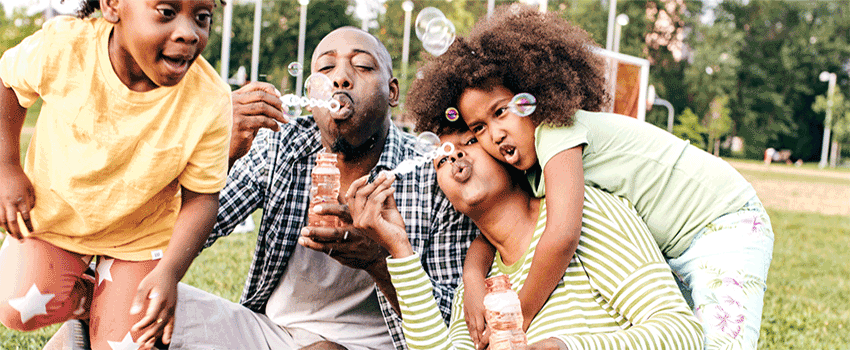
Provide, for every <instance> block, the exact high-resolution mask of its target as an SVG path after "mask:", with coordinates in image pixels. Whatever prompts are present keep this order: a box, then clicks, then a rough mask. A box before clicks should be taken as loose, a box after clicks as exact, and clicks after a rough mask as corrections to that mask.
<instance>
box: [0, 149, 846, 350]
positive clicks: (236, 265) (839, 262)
mask: <svg viewBox="0 0 850 350" xmlns="http://www.w3.org/2000/svg"><path fill="white" fill-rule="evenodd" d="M24 139H25V140H22V141H24V142H22V143H28V141H29V140H28V137H24ZM23 149H25V145H22V150H23ZM783 166H784V165H783ZM812 169H816V167H814V168H812ZM837 171H838V172H841V170H837ZM742 173H743V174H744V176H745V177H747V178H748V179H750V181H757V180H758V179H776V178H777V177H779V178H783V177H784V176H785V177H787V178H786V180H787V181H798V182H805V183H809V184H811V186H817V185H818V184H819V183H829V184H846V180H843V179H838V180H836V179H834V178H831V179H830V178H827V177H823V178H821V177H818V176H817V175H808V174H807V175H795V174H788V175H782V174H777V173H768V172H762V171H758V170H748V171H742ZM760 195H761V194H760ZM848 200H850V199H848ZM768 212H769V214H770V217H771V220H772V223H773V228H774V232H775V235H776V242H775V245H774V254H773V263H772V264H771V268H770V275H769V277H768V281H767V293H766V295H765V303H764V312H763V320H762V325H761V336H760V340H759V349H777V350H779V349H783V350H784V349H824V350H836V349H837V350H850V345H848V344H850V264H848V263H847V256H848V247H850V218H848V217H844V216H835V215H833V216H828V215H821V214H815V213H800V212H791V211H784V210H780V209H778V208H768ZM254 218H255V222H257V223H259V219H260V213H259V212H257V213H255V214H254ZM255 242H256V232H254V233H249V234H234V235H231V236H230V237H227V238H223V239H220V240H219V241H218V242H217V243H216V244H215V245H213V247H211V248H210V249H207V250H205V251H204V252H203V253H201V255H200V256H199V257H198V258H197V259H196V260H195V262H194V264H192V267H191V268H190V270H189V272H188V273H187V275H186V277H185V278H184V279H183V282H185V283H188V284H191V285H194V286H197V287H199V288H201V289H204V290H207V291H210V292H212V293H216V294H218V295H221V296H223V297H224V298H227V299H229V300H232V301H238V300H239V296H240V295H241V293H242V286H243V283H244V281H245V276H246V274H247V272H248V268H249V265H250V262H251V257H252V254H253V251H254V244H255ZM57 328H58V326H52V327H48V328H45V329H42V330H39V331H36V332H32V333H27V334H22V333H17V332H13V331H10V330H8V329H5V328H3V327H2V326H0V349H2V350H6V349H8V350H13V349H40V348H41V347H42V346H43V345H44V344H45V343H46V342H47V340H48V339H49V338H50V336H51V335H52V334H53V333H54V332H55V331H56V329H57Z"/></svg>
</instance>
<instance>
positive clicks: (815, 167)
mask: <svg viewBox="0 0 850 350" xmlns="http://www.w3.org/2000/svg"><path fill="white" fill-rule="evenodd" d="M723 159H725V160H727V161H731V162H738V163H748V164H764V161H761V160H756V159H743V158H729V157H724V158H723ZM770 166H775V167H787V168H798V167H797V166H796V165H793V164H792V165H788V164H785V163H776V162H774V163H770ZM799 169H808V170H821V171H829V172H836V173H850V168H848V167H835V168H830V167H828V166H827V167H826V168H823V169H821V168H820V167H818V162H808V163H803V165H802V166H800V167H799Z"/></svg>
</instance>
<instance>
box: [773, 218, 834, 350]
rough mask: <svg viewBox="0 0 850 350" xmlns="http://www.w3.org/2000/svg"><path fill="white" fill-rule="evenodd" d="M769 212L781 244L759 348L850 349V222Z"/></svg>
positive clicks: (776, 251)
mask: <svg viewBox="0 0 850 350" xmlns="http://www.w3.org/2000/svg"><path fill="white" fill-rule="evenodd" d="M768 212H769V214H770V218H771V221H772V224H773V229H774V233H775V234H776V241H775V243H774V251H773V262H772V264H771V266H770V272H769V276H768V280H767V293H766V295H765V300H764V312H763V318H762V323H761V336H760V339H759V349H777V350H778V349H836V350H841V349H850V347H848V344H850V304H848V300H850V279H848V276H850V264H848V263H847V258H846V257H847V247H850V219H848V218H847V217H843V216H824V215H819V214H809V213H795V212H785V211H777V210H768Z"/></svg>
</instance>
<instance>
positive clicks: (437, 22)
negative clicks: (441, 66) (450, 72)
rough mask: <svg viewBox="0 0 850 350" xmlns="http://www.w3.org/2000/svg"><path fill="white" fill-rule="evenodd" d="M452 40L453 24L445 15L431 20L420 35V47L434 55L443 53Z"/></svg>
mask: <svg viewBox="0 0 850 350" xmlns="http://www.w3.org/2000/svg"><path fill="white" fill-rule="evenodd" d="M454 41H455V25H454V24H453V23H452V22H451V21H449V20H448V19H446V18H445V17H440V18H435V19H433V20H431V22H430V23H428V27H427V29H426V30H425V33H424V34H423V35H422V47H423V48H424V49H425V51H428V53H430V54H432V55H434V56H439V55H442V54H443V53H445V52H446V51H447V50H448V49H449V46H451V45H452V43H453V42H454Z"/></svg>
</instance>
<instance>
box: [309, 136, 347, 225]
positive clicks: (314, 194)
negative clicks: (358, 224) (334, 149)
mask: <svg viewBox="0 0 850 350" xmlns="http://www.w3.org/2000/svg"><path fill="white" fill-rule="evenodd" d="M336 162H337V160H336V154H334V153H329V152H319V154H318V155H317V158H316V166H315V167H314V168H313V173H312V175H311V176H312V178H313V184H312V186H311V187H310V198H311V200H310V209H309V211H308V213H307V221H308V226H311V227H339V226H341V223H340V221H339V218H338V217H336V216H334V215H318V214H316V213H314V212H313V208H315V207H316V205H319V204H324V203H330V204H337V203H339V199H338V198H339V169H337V167H336Z"/></svg>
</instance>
